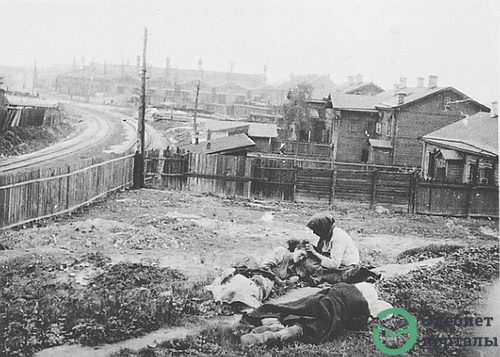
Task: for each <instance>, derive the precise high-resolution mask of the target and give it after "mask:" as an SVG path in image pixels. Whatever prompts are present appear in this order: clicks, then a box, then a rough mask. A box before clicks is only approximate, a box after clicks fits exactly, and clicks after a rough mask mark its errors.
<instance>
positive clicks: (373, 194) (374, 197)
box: [370, 169, 377, 209]
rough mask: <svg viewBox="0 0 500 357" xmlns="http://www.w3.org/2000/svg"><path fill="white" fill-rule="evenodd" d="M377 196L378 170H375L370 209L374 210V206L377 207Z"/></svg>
mask: <svg viewBox="0 0 500 357" xmlns="http://www.w3.org/2000/svg"><path fill="white" fill-rule="evenodd" d="M376 195H377V169H374V170H373V173H372V197H371V199H370V209H373V206H375V200H376Z"/></svg>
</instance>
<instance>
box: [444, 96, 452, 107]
mask: <svg viewBox="0 0 500 357" xmlns="http://www.w3.org/2000/svg"><path fill="white" fill-rule="evenodd" d="M450 106H451V98H450V97H444V110H448V109H450Z"/></svg>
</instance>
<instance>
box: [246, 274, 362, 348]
mask: <svg viewBox="0 0 500 357" xmlns="http://www.w3.org/2000/svg"><path fill="white" fill-rule="evenodd" d="M369 316H370V310H369V308H368V302H367V301H366V299H365V298H364V297H363V295H362V294H361V292H360V291H359V290H358V289H357V288H356V287H355V286H353V285H349V284H345V283H339V284H336V285H335V286H333V287H332V288H329V289H325V290H322V291H320V292H318V293H316V294H314V295H311V296H308V297H305V298H302V299H299V300H296V301H291V302H288V303H283V304H264V305H262V306H261V307H259V308H257V309H255V310H254V311H252V312H251V313H250V314H248V315H246V316H244V317H243V319H244V320H245V321H247V322H249V323H250V324H252V325H254V326H260V325H261V324H262V319H265V318H270V317H274V318H278V319H279V320H280V322H281V323H282V324H283V325H285V326H291V325H300V326H301V327H302V329H303V331H304V335H303V340H304V341H305V342H311V343H318V342H325V341H331V340H332V339H333V338H335V337H336V336H339V335H340V334H341V333H342V332H343V331H344V330H345V329H355V330H359V329H366V324H367V322H368V317H369Z"/></svg>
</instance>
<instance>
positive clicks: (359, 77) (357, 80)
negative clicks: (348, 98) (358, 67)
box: [356, 74, 363, 84]
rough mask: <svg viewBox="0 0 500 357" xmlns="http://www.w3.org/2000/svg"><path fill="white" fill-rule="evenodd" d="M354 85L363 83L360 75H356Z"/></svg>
mask: <svg viewBox="0 0 500 357" xmlns="http://www.w3.org/2000/svg"><path fill="white" fill-rule="evenodd" d="M356 83H358V84H361V83H363V75H362V74H358V75H357V76H356Z"/></svg>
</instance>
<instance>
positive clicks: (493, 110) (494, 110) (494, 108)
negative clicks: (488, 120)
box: [490, 102, 498, 119]
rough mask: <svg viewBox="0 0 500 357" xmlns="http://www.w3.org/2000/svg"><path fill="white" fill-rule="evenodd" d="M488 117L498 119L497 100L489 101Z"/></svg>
mask: <svg viewBox="0 0 500 357" xmlns="http://www.w3.org/2000/svg"><path fill="white" fill-rule="evenodd" d="M491 104H492V106H491V111H490V117H492V118H497V119H498V102H491Z"/></svg>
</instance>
